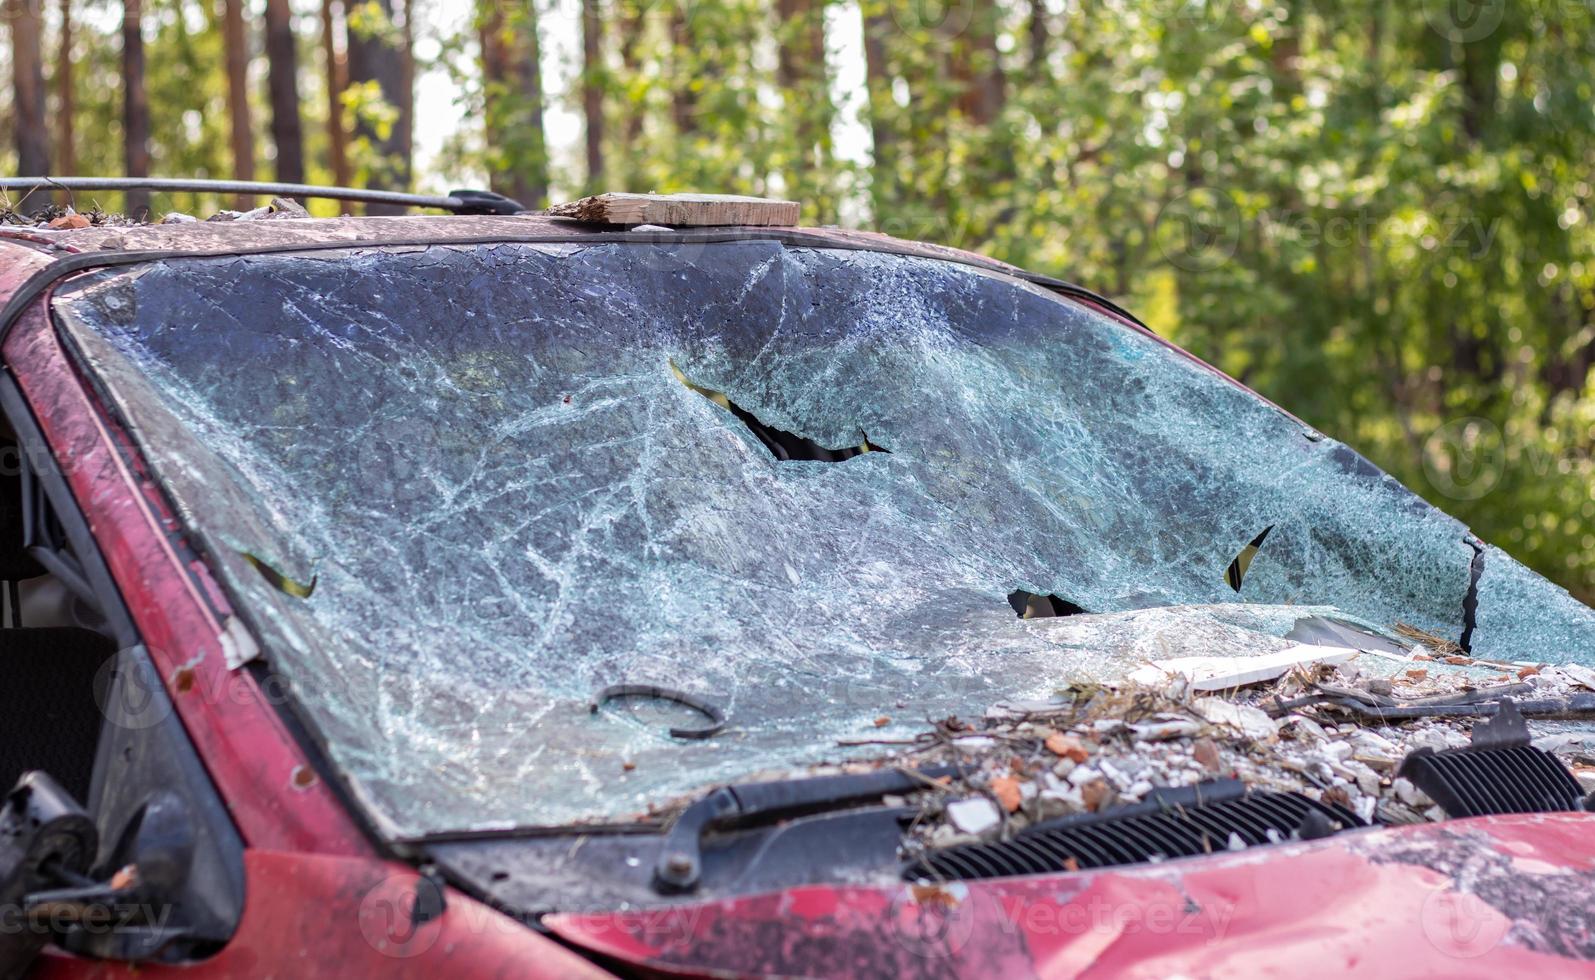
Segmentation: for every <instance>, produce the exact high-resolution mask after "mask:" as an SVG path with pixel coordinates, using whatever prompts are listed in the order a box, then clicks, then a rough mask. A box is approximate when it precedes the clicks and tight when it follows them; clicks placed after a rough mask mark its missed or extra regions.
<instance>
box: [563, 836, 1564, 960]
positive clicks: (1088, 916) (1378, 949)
mask: <svg viewBox="0 0 1595 980" xmlns="http://www.w3.org/2000/svg"><path fill="white" fill-rule="evenodd" d="M1426 849H1427V850H1426ZM1414 854H1428V855H1430V856H1432V857H1433V858H1435V860H1436V861H1437V862H1439V863H1444V862H1456V861H1462V860H1470V861H1473V862H1474V864H1473V865H1472V866H1473V867H1474V869H1475V873H1473V874H1469V875H1461V876H1458V878H1457V879H1456V880H1453V878H1452V877H1451V876H1450V875H1448V874H1446V873H1442V872H1441V871H1438V870H1434V869H1433V868H1431V867H1428V866H1425V864H1424V863H1423V862H1421V861H1418V862H1415V861H1413V860H1412V855H1414ZM1402 855H1404V856H1405V857H1404V858H1403V860H1401V861H1398V860H1395V858H1397V857H1400V856H1402ZM1525 859H1527V860H1525ZM1485 866H1488V867H1491V868H1494V869H1495V870H1494V871H1493V872H1489V873H1478V870H1477V869H1478V868H1480V867H1485ZM1591 868H1595V816H1590V815H1585V814H1557V815H1544V816H1524V817H1518V816H1512V817H1490V818H1483V819H1479V820H1470V821H1453V822H1450V823H1448V824H1443V825H1442V824H1426V825H1421V826H1414V827H1404V828H1396V829H1388V830H1373V831H1366V832H1361V833H1353V834H1343V835H1341V836H1338V837H1335V838H1331V839H1328V840H1323V841H1315V842H1312V843H1306V844H1292V845H1284V846H1280V847H1275V848H1270V849H1268V850H1266V851H1257V850H1253V851H1249V852H1245V853H1238V854H1224V855H1216V856H1214V857H1210V858H1197V859H1193V860H1188V861H1179V862H1171V863H1170V864H1167V865H1145V866H1141V867H1136V868H1126V869H1117V870H1111V871H1099V872H1084V873H1078V874H1065V875H1051V876H1038V877H1029V878H1007V879H997V880H991V881H982V882H970V883H967V884H953V885H947V886H940V887H935V888H921V889H915V888H912V887H910V886H907V885H894V886H888V887H856V886H855V887H840V888H830V887H808V888H800V889H793V890H791V891H787V892H779V893H774V894H768V895H757V896H751V897H743V898H735V899H727V900H724V901H718V902H709V903H703V904H697V905H684V906H679V907H677V908H675V909H671V910H654V911H646V912H632V913H619V914H614V915H561V916H554V917H552V918H550V919H549V920H547V923H546V924H547V925H549V926H550V927H551V928H552V929H553V930H554V932H555V933H556V934H558V935H560V936H561V937H563V938H564V939H566V940H567V941H569V942H571V943H572V944H574V945H577V946H581V947H583V948H586V949H590V950H593V951H594V952H597V953H601V954H603V955H606V956H611V957H614V958H616V959H618V960H620V961H622V962H625V963H629V964H633V965H635V966H638V967H643V968H646V969H649V970H656V971H659V972H661V973H666V974H673V975H681V976H753V975H759V974H770V973H778V974H804V975H815V974H821V975H826V976H855V975H857V976H865V975H898V976H903V975H912V976H961V977H987V976H989V977H1017V976H1030V975H1040V976H1088V977H1166V976H1172V975H1189V976H1211V975H1228V976H1271V975H1277V976H1283V977H1294V976H1301V975H1315V976H1316V975H1335V976H1370V977H1389V976H1417V975H1429V976H1443V977H1472V976H1477V977H1489V978H1491V980H1499V978H1502V977H1514V976H1526V975H1529V974H1531V973H1532V972H1549V973H1554V974H1555V975H1557V976H1573V975H1581V976H1595V965H1592V964H1590V963H1589V962H1584V961H1575V960H1571V959H1566V958H1563V957H1561V956H1559V955H1556V954H1555V953H1554V952H1552V951H1551V950H1549V949H1547V948H1545V947H1546V946H1547V943H1546V941H1545V938H1544V937H1547V936H1552V937H1560V938H1561V939H1564V940H1566V939H1571V940H1572V941H1574V942H1577V943H1579V944H1580V945H1581V947H1582V948H1583V949H1585V950H1588V949H1590V948H1592V947H1591V946H1590V944H1589V943H1588V942H1587V939H1588V935H1587V933H1588V929H1587V926H1585V925H1584V924H1583V923H1586V922H1588V921H1590V920H1591V918H1592V916H1591V913H1590V912H1589V911H1587V903H1588V898H1587V894H1588V892H1587V888H1588V887H1589V885H1590V877H1589V875H1588V872H1589V871H1590V869H1591ZM1514 890H1515V891H1517V892H1521V893H1523V894H1525V895H1530V896H1532V895H1533V894H1549V895H1550V897H1551V900H1550V901H1549V902H1548V903H1547V904H1546V905H1544V906H1537V905H1536V904H1535V902H1534V901H1533V900H1532V898H1530V899H1526V900H1524V901H1522V902H1521V903H1516V902H1513V901H1510V900H1508V899H1506V898H1503V896H1504V895H1508V894H1510V893H1512V892H1513V891H1514ZM1561 890H1565V891H1567V893H1568V899H1567V900H1563V899H1562V898H1560V897H1559V896H1558V894H1557V893H1558V892H1559V891H1561ZM1492 903H1493V904H1492ZM1503 906H1505V907H1504V908H1503ZM1570 906H1571V908H1570ZM1550 908H1554V909H1555V910H1556V911H1554V912H1551V913H1550V918H1551V919H1554V920H1555V921H1540V916H1541V915H1542V913H1543V912H1545V910H1546V909H1550ZM1581 930H1582V931H1581ZM1535 937H1540V938H1538V939H1536V938H1535ZM1536 946H1539V947H1540V948H1535V947H1536Z"/></svg>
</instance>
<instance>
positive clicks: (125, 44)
mask: <svg viewBox="0 0 1595 980" xmlns="http://www.w3.org/2000/svg"><path fill="white" fill-rule="evenodd" d="M141 4H142V0H122V147H123V162H124V163H125V169H124V170H123V173H125V174H126V175H127V176H129V177H148V176H149V175H150V107H149V101H148V99H147V98H146V95H145V92H144V12H143V7H142V5H141ZM123 206H124V208H125V210H126V211H127V213H128V214H130V215H133V216H135V217H145V216H147V215H148V214H149V213H150V196H149V194H148V192H145V191H133V192H130V193H128V194H127V195H126V202H125V204H124V205H123Z"/></svg>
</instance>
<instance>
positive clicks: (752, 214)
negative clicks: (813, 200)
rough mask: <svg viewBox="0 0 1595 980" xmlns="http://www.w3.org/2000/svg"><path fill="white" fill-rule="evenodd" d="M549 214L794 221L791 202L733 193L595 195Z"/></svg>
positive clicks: (644, 220) (608, 221)
mask: <svg viewBox="0 0 1595 980" xmlns="http://www.w3.org/2000/svg"><path fill="white" fill-rule="evenodd" d="M548 213H549V214H550V215H553V216H554V217H556V218H572V219H574V220H576V221H586V222H591V223H593V224H601V225H663V226H665V227H667V228H701V227H705V226H710V225H760V226H765V227H771V226H779V225H795V224H797V223H798V204H797V202H796V201H776V200H771V199H770V198H765V197H737V196H735V195H732V194H614V193H611V194H599V195H597V196H596V197H584V198H582V199H581V200H579V201H568V202H565V203H562V204H555V205H553V206H551V207H550V208H549V209H548Z"/></svg>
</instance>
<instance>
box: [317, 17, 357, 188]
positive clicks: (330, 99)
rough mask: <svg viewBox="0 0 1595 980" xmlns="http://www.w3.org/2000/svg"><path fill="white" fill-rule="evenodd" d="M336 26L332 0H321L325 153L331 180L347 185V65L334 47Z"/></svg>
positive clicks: (339, 184) (335, 43)
mask: <svg viewBox="0 0 1595 980" xmlns="http://www.w3.org/2000/svg"><path fill="white" fill-rule="evenodd" d="M339 9H340V10H341V7H340V8H339ZM337 27H338V15H337V12H336V11H334V9H333V0H321V54H322V58H323V60H325V61H326V63H327V145H328V148H329V151H328V155H329V156H330V157H331V160H330V163H331V165H332V182H333V184H335V185H337V186H338V187H347V186H349V180H350V177H349V133H348V131H347V130H346V129H344V128H343V90H344V89H345V88H346V87H347V86H348V81H349V66H348V65H347V64H345V63H344V59H343V55H342V53H341V52H339V51H338V37H337Z"/></svg>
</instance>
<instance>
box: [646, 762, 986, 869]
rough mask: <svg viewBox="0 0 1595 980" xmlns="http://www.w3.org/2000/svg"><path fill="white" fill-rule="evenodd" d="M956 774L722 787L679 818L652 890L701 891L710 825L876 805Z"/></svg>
mask: <svg viewBox="0 0 1595 980" xmlns="http://www.w3.org/2000/svg"><path fill="white" fill-rule="evenodd" d="M957 771H958V770H957V769H956V768H954V767H952V766H933V767H931V768H928V769H886V770H882V771H880V772H868V773H859V774H857V775H844V776H817V777H814V778H812V779H786V780H779V781H774V782H767V783H741V784H739V785H736V786H722V787H721V788H720V789H717V790H715V791H714V792H712V793H710V794H709V795H708V796H705V797H704V798H703V799H701V800H699V801H698V802H696V803H694V804H692V805H691V806H689V807H687V809H686V810H684V811H682V813H681V816H680V817H678V818H676V822H675V825H674V826H672V827H671V828H670V833H669V834H668V836H667V837H666V838H665V846H664V848H663V850H662V851H661V852H660V855H659V863H658V864H656V865H655V866H654V888H655V890H657V891H660V892H685V891H691V890H692V889H694V888H696V887H697V885H698V876H699V874H700V873H701V872H702V869H703V861H702V853H701V851H702V849H701V843H702V840H703V833H704V831H705V830H707V829H709V827H711V826H714V827H716V828H718V829H722V830H735V829H738V828H743V827H750V826H755V825H757V824H761V823H768V822H770V821H774V820H785V819H788V818H791V817H797V816H802V815H804V814H808V813H814V812H816V811H819V810H828V809H832V808H834V807H839V806H846V805H848V804H853V803H864V802H867V801H870V800H878V799H880V798H881V797H883V796H888V795H890V794H893V793H907V792H910V791H912V790H916V789H923V788H924V787H925V786H926V785H927V784H928V783H930V782H931V781H933V780H936V779H939V778H941V777H943V776H950V775H953V774H954V773H956V772H957Z"/></svg>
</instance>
